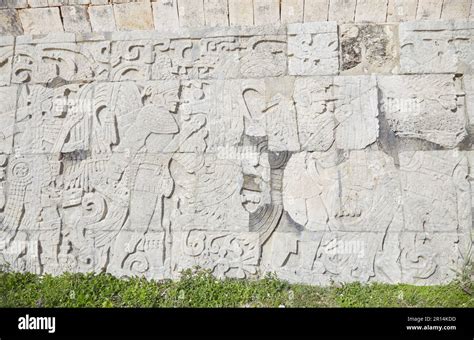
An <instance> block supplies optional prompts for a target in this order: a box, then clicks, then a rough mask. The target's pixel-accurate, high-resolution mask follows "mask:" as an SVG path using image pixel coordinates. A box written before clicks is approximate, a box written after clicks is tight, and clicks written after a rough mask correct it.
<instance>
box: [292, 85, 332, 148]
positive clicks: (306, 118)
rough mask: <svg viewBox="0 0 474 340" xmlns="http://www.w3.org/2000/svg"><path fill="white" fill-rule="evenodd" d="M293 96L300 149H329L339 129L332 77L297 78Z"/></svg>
mask: <svg viewBox="0 0 474 340" xmlns="http://www.w3.org/2000/svg"><path fill="white" fill-rule="evenodd" d="M293 97H294V99H295V105H296V112H297V121H298V135H299V139H300V143H301V149H302V150H305V151H327V150H328V149H329V148H330V147H331V146H332V145H333V144H334V130H335V129H336V119H335V117H334V99H335V96H334V82H333V78H332V77H318V78H298V79H297V80H296V82H295V93H294V95H293Z"/></svg>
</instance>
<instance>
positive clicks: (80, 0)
mask: <svg viewBox="0 0 474 340" xmlns="http://www.w3.org/2000/svg"><path fill="white" fill-rule="evenodd" d="M67 4H68V5H89V4H90V0H67Z"/></svg>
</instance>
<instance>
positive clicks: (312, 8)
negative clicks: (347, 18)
mask: <svg viewBox="0 0 474 340" xmlns="http://www.w3.org/2000/svg"><path fill="white" fill-rule="evenodd" d="M329 6H330V0H313V1H305V3H304V22H313V21H327V20H328V15H329ZM331 20H334V19H331Z"/></svg>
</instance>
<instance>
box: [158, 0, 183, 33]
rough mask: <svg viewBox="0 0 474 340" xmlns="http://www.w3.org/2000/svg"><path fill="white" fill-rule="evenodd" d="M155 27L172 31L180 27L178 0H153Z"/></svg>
mask: <svg viewBox="0 0 474 340" xmlns="http://www.w3.org/2000/svg"><path fill="white" fill-rule="evenodd" d="M152 6H153V17H154V22H155V29H156V30H160V31H171V30H175V29H178V28H179V18H178V5H177V3H176V0H158V1H156V2H152Z"/></svg>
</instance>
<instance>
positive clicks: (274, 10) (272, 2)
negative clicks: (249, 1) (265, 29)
mask: <svg viewBox="0 0 474 340" xmlns="http://www.w3.org/2000/svg"><path fill="white" fill-rule="evenodd" d="M253 13H254V14H253V17H254V24H255V25H277V24H279V23H280V0H254V1H253Z"/></svg>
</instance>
